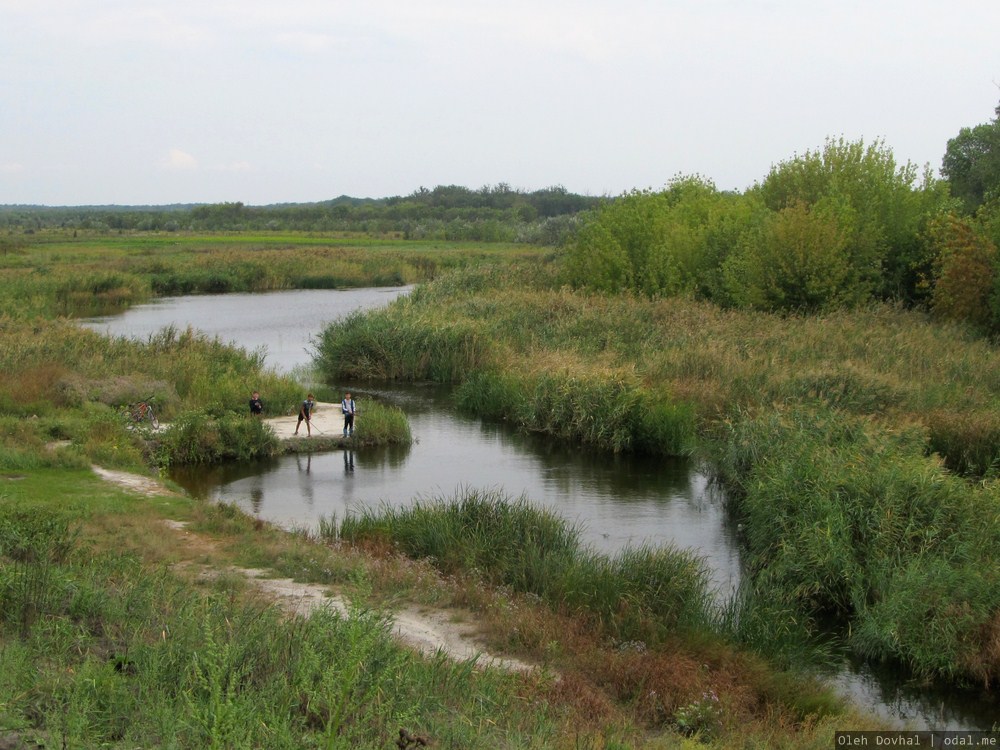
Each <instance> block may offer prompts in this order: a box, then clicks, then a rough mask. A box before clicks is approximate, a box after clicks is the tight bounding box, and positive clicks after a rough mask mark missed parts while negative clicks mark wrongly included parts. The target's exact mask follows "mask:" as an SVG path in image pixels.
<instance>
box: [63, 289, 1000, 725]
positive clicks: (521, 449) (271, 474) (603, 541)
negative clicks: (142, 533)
mask: <svg viewBox="0 0 1000 750" xmlns="http://www.w3.org/2000/svg"><path fill="white" fill-rule="evenodd" d="M406 291H407V290H406V289H405V288H384V289H360V290H344V291H331V290H304V291H287V292H271V293H264V294H228V295H201V296H190V297H176V298H165V299H161V300H159V301H157V302H155V303H152V304H149V305H142V306H139V307H135V308H132V309H130V310H128V311H127V312H125V313H123V314H121V315H115V316H109V317H103V318H92V319H89V320H87V321H84V323H83V324H84V325H86V326H87V327H90V328H93V329H94V330H97V331H99V332H102V333H105V334H108V335H124V336H130V337H135V338H139V339H145V338H146V337H148V336H149V335H151V334H153V333H156V332H157V331H159V330H160V329H162V328H163V327H164V326H168V325H173V326H175V327H178V328H181V329H184V328H187V327H188V326H191V327H193V328H196V329H199V330H201V331H204V332H205V333H207V334H209V335H212V336H218V337H219V338H220V339H222V340H224V341H228V342H232V343H236V344H238V345H239V346H242V347H244V348H246V349H250V350H255V349H262V350H263V351H264V352H265V356H266V362H267V364H268V366H270V367H273V368H274V369H276V370H278V371H281V372H286V373H292V372H296V373H298V374H303V373H305V372H307V371H308V369H309V367H310V364H311V360H312V356H311V338H312V337H313V336H315V335H317V334H319V333H320V331H322V329H323V328H324V327H325V326H326V324H327V323H329V322H331V321H333V320H336V319H337V318H339V317H342V316H344V315H347V314H349V313H351V312H353V311H355V310H358V309H370V308H373V307H377V306H381V305H385V304H388V303H389V302H391V301H392V300H393V299H395V297H397V296H398V295H399V294H405V293H406ZM336 385H337V387H338V388H350V389H351V392H352V393H354V394H355V398H361V399H365V398H378V399H382V400H385V401H388V402H391V403H395V404H397V405H398V406H400V408H402V409H403V411H404V412H405V413H406V415H407V418H408V420H409V422H410V427H411V429H412V431H413V436H414V444H413V445H412V446H409V447H406V448H402V447H388V448H378V449H365V450H362V451H348V450H336V451H331V452H328V453H319V454H311V455H295V456H282V457H279V458H276V459H273V460H269V461H263V462H255V463H253V464H228V465H223V466H216V467H211V468H207V469H204V468H203V469H198V470H196V471H178V472H177V473H176V474H175V475H174V476H173V478H174V479H175V480H176V481H178V483H180V484H181V485H182V486H184V487H185V488H186V489H187V490H188V491H189V492H191V493H192V494H193V495H195V496H196V497H201V498H205V499H209V500H213V501H221V502H228V503H232V504H234V505H237V506H239V507H241V508H243V509H244V510H245V511H247V512H249V513H252V514H253V515H255V516H257V517H260V518H263V519H266V520H268V521H273V522H276V523H278V524H281V525H283V526H285V527H288V528H309V529H315V528H316V527H317V525H318V523H319V520H320V518H335V519H342V518H343V517H344V516H345V515H346V514H348V513H352V512H357V511H359V510H362V509H364V508H378V507H379V506H380V505H383V504H390V505H394V506H399V505H404V504H408V503H411V502H414V501H418V500H430V499H437V498H441V497H451V496H453V495H454V494H456V493H457V492H459V491H460V490H462V489H477V490H482V491H490V492H494V491H496V492H502V493H503V494H505V495H506V496H508V497H511V498H518V497H521V496H524V497H525V498H526V499H528V500H529V501H531V502H533V503H536V504H540V505H544V506H545V507H548V508H551V509H552V510H554V511H555V512H557V513H559V514H560V515H561V516H562V517H564V518H566V519H567V520H568V521H570V522H571V523H573V524H575V525H576V527H577V528H578V529H579V530H580V535H581V539H582V540H583V541H584V542H585V543H586V544H589V545H590V546H592V547H593V548H595V549H597V550H598V551H602V552H607V553H610V554H613V553H614V552H616V551H617V550H620V549H622V548H623V547H624V546H625V545H629V544H631V545H636V544H651V545H662V544H673V545H675V546H677V547H681V548H685V549H690V550H692V551H694V552H696V553H697V554H698V555H699V556H701V557H702V558H703V559H704V560H705V562H706V566H707V568H708V570H709V573H710V576H711V580H712V584H713V586H714V589H715V591H716V592H717V594H718V595H719V596H720V597H725V596H727V595H728V594H729V593H730V592H731V591H732V590H733V589H734V588H735V587H736V585H737V584H738V582H739V578H740V558H739V549H738V539H737V531H736V529H735V528H733V526H732V524H731V523H730V522H729V521H728V519H727V516H726V513H725V510H724V498H723V497H721V495H720V494H719V491H718V490H717V489H716V488H715V486H714V484H713V482H712V481H711V480H710V478H709V476H708V475H707V474H706V473H704V472H702V471H700V470H699V469H698V467H697V466H695V465H694V464H693V463H692V462H690V461H687V460H684V459H674V460H663V459H651V458H645V457H635V456H609V455H606V454H602V453H593V452H588V451H582V450H580V449H578V448H576V447H571V446H566V445H563V444H560V443H557V442H554V441H551V440H548V439H541V438H538V437H533V436H528V435H523V434H520V433H517V432H516V431H513V430H511V429H509V428H507V427H505V426H503V425H495V424H487V423H483V422H482V421H480V420H478V419H475V418H470V417H468V416H464V415H462V414H460V413H458V412H457V411H456V410H455V409H454V408H453V406H452V404H451V400H450V390H449V389H448V388H445V387H438V386H421V385H406V386H402V385H392V386H378V387H373V386H371V385H370V384H353V383H338V384H336ZM262 395H263V396H264V398H265V401H266V397H267V396H266V394H262ZM362 416H363V415H362ZM360 418H362V417H359V419H360ZM831 679H832V681H833V682H834V684H835V685H836V686H837V687H838V689H839V690H840V691H841V692H843V693H844V694H846V695H848V696H850V697H851V698H852V699H853V700H855V701H856V702H858V703H859V704H860V705H862V706H864V707H865V708H867V709H869V710H871V711H873V712H875V713H877V714H879V715H880V716H882V717H883V718H884V719H885V721H886V726H893V725H902V723H904V722H905V723H906V725H907V726H908V727H911V728H917V729H951V730H962V729H989V728H991V726H992V724H993V722H994V721H996V720H998V718H1000V712H998V710H997V707H996V704H995V702H993V701H991V700H990V698H989V696H984V695H980V694H977V693H968V692H966V693H963V694H961V695H959V694H957V693H956V692H955V691H944V692H940V691H934V690H932V689H929V688H926V687H921V686H913V685H908V684H907V683H906V682H905V681H904V680H902V679H900V677H899V675H898V674H896V673H894V672H892V671H878V670H872V669H870V668H869V667H867V666H866V665H864V664H858V663H855V662H853V661H851V660H849V659H847V658H845V660H844V664H843V666H842V668H841V669H840V671H839V672H838V673H836V674H835V675H834V676H833V677H832V678H831ZM848 728H849V727H848Z"/></svg>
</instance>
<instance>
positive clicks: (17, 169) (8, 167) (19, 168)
mask: <svg viewBox="0 0 1000 750" xmlns="http://www.w3.org/2000/svg"><path fill="white" fill-rule="evenodd" d="M23 171H24V165H23V164H17V163H16V162H7V163H6V164H0V174H20V173H21V172H23Z"/></svg>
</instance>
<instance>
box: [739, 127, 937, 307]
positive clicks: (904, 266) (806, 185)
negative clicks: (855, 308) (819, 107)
mask: <svg viewBox="0 0 1000 750" xmlns="http://www.w3.org/2000/svg"><path fill="white" fill-rule="evenodd" d="M920 176H921V175H920V173H919V172H918V169H917V168H916V167H915V166H914V165H913V164H910V163H906V164H904V165H902V166H900V165H897V164H896V160H895V157H894V156H893V153H892V151H891V150H890V149H889V148H887V147H886V146H885V145H884V144H883V143H882V142H881V141H878V140H876V141H875V142H873V143H871V144H869V145H866V144H865V143H864V142H863V141H861V140H858V141H854V142H848V141H845V140H844V139H843V138H841V139H838V140H827V142H826V144H825V145H824V146H823V148H822V149H820V150H817V151H807V152H806V153H805V154H803V155H801V156H796V157H794V158H793V159H791V160H789V161H786V162H782V163H781V164H778V165H777V166H775V167H773V168H772V169H771V171H770V173H769V174H768V176H767V177H766V178H765V179H764V180H763V182H761V183H759V184H758V185H755V186H754V188H753V192H755V193H756V194H757V195H758V196H759V197H760V199H761V200H762V201H763V202H764V205H766V206H767V207H768V208H770V209H771V210H772V211H780V210H782V209H783V208H787V207H789V206H792V205H794V204H796V203H804V204H805V205H807V206H813V205H816V204H817V203H819V202H820V201H823V200H826V201H829V202H830V205H831V206H835V207H836V210H837V211H838V212H843V215H842V216H841V217H840V224H841V227H842V228H843V229H847V228H848V227H849V228H850V233H849V235H848V236H847V237H846V243H847V244H846V247H845V250H846V252H847V255H848V258H849V262H850V264H851V266H852V270H853V274H854V276H855V278H857V280H858V281H859V282H860V283H861V284H863V285H865V286H866V287H867V289H868V290H870V291H871V292H872V293H874V294H877V295H879V296H881V297H902V298H904V299H908V298H909V295H910V294H911V293H912V289H913V286H914V284H915V278H914V276H913V274H912V271H911V266H912V258H913V256H914V254H915V253H916V252H917V248H918V244H919V241H918V237H919V234H920V231H921V230H922V228H923V226H924V225H925V224H926V221H927V219H928V217H929V216H930V215H931V214H932V213H933V212H934V211H936V210H937V208H938V207H939V206H940V204H941V203H942V200H943V199H944V195H943V194H942V192H941V191H940V190H938V189H937V186H936V184H935V181H934V179H933V176H932V175H931V173H930V171H929V170H925V171H924V172H923V175H922V180H921V181H919V182H918V178H919V177H920Z"/></svg>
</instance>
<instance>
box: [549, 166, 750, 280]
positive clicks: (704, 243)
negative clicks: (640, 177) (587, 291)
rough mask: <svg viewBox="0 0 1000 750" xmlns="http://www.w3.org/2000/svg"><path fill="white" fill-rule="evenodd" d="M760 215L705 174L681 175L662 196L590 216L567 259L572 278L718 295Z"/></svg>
mask: <svg viewBox="0 0 1000 750" xmlns="http://www.w3.org/2000/svg"><path fill="white" fill-rule="evenodd" d="M752 213H753V211H752V209H751V208H750V203H748V202H747V201H745V200H744V198H743V197H742V196H740V195H738V194H732V193H721V192H719V191H718V190H717V189H716V188H715V186H714V185H713V184H712V183H711V182H709V181H707V180H704V179H703V178H701V177H698V176H690V177H677V178H675V179H674V180H672V181H671V182H670V184H669V185H668V186H667V188H666V189H664V190H662V191H659V192H653V191H633V192H631V193H628V194H626V195H623V196H621V197H620V198H617V199H615V200H613V201H608V202H606V203H605V204H604V205H602V206H601V207H600V208H599V209H598V210H596V211H594V212H592V213H591V214H589V215H588V216H587V217H586V219H585V221H584V222H583V226H582V228H581V229H580V231H579V232H578V233H577V236H576V238H575V241H574V242H572V243H571V245H570V249H569V252H568V255H567V259H566V269H567V273H568V276H569V281H570V283H573V284H576V285H579V286H589V287H593V288H599V289H604V290H609V291H610V290H621V289H629V290H632V291H636V292H640V293H642V294H646V295H650V296H655V295H673V294H695V295H698V296H702V297H706V298H710V297H713V296H715V295H716V294H717V293H718V290H719V289H720V288H721V282H720V278H719V274H720V269H721V265H722V261H723V260H724V259H725V257H726V256H727V255H728V253H729V252H731V250H732V249H733V248H735V246H736V243H737V241H738V238H739V236H740V234H741V233H742V232H743V231H744V229H745V225H746V224H747V222H748V221H749V217H750V216H751V215H752ZM598 243H605V244H606V245H607V246H606V247H597V244H598ZM612 259H613V261H614V262H613V263H611V264H610V265H609V263H610V261H611V260H612Z"/></svg>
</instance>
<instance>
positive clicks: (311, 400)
mask: <svg viewBox="0 0 1000 750" xmlns="http://www.w3.org/2000/svg"><path fill="white" fill-rule="evenodd" d="M315 408H316V399H315V397H314V396H313V395H312V394H311V393H310V394H309V395H308V396H306V400H305V401H303V402H302V406H300V407H299V421H298V422H296V423H295V432H294V434H295V435H298V434H299V427H301V426H302V420H305V422H306V430H307V431H308V433H309V437H312V434H313V431H312V412H313V409H315Z"/></svg>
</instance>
